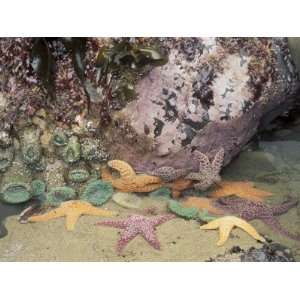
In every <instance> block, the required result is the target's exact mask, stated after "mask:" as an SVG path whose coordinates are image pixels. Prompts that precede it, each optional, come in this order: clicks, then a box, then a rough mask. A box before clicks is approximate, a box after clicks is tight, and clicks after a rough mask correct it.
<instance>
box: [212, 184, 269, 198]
mask: <svg viewBox="0 0 300 300" xmlns="http://www.w3.org/2000/svg"><path fill="white" fill-rule="evenodd" d="M218 185H219V188H218V189H217V190H215V191H213V192H211V193H210V194H209V195H210V196H211V197H214V198H220V197H225V196H230V195H236V196H239V197H241V198H245V199H248V200H251V201H255V202H261V201H263V200H264V198H266V197H270V196H272V195H273V194H272V193H270V192H268V191H264V190H260V189H258V188H256V187H255V186H254V183H253V182H251V181H222V182H220V183H219V184H218Z"/></svg>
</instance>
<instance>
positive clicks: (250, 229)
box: [235, 218, 265, 242]
mask: <svg viewBox="0 0 300 300" xmlns="http://www.w3.org/2000/svg"><path fill="white" fill-rule="evenodd" d="M235 225H236V226H237V227H240V228H242V229H243V230H244V231H246V232H247V233H248V234H249V235H251V236H252V237H253V238H255V239H256V240H258V241H261V242H265V239H264V238H263V237H262V236H261V235H260V234H259V233H258V232H257V231H256V230H255V228H254V227H253V226H252V225H251V224H249V223H248V222H246V221H244V220H242V219H239V218H238V221H237V222H236V224H235Z"/></svg>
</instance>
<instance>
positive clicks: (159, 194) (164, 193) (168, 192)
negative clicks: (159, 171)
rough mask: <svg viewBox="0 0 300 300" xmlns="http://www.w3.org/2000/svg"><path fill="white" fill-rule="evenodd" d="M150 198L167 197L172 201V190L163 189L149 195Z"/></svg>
mask: <svg viewBox="0 0 300 300" xmlns="http://www.w3.org/2000/svg"><path fill="white" fill-rule="evenodd" d="M149 196H150V197H166V198H170V199H171V190H170V189H169V188H167V187H162V188H159V189H157V190H155V191H154V192H151V193H150V194H149Z"/></svg>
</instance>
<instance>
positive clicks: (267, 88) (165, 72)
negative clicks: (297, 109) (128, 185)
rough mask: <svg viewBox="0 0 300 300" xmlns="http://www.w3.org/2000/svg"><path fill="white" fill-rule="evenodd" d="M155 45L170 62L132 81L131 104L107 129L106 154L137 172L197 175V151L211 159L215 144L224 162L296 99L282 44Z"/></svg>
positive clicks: (183, 41) (212, 41)
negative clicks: (189, 170) (174, 170)
mask: <svg viewBox="0 0 300 300" xmlns="http://www.w3.org/2000/svg"><path fill="white" fill-rule="evenodd" d="M161 42H162V43H163V45H164V46H165V47H166V48H167V49H168V50H169V61H168V63H167V64H165V65H164V66H161V67H156V68H154V69H153V70H152V71H151V72H150V73H149V74H148V75H147V76H146V77H144V78H143V79H142V80H141V81H140V82H139V83H138V85H137V92H138V97H137V99H136V100H134V101H132V102H130V103H128V104H127V106H126V107H125V108H124V109H122V111H119V112H116V113H115V114H114V124H116V128H114V127H113V128H112V131H110V133H114V134H111V141H112V142H111V145H110V151H111V152H112V154H113V155H114V156H116V157H118V158H120V159H124V160H126V161H128V162H130V163H131V164H132V165H133V166H134V167H135V168H137V169H138V170H141V171H145V170H151V169H153V168H155V167H157V166H174V167H178V168H182V167H193V168H194V169H195V170H196V169H197V168H198V164H197V163H196V161H195V159H194V158H193V155H192V152H193V151H194V150H195V149H197V150H200V151H201V152H204V153H206V154H207V155H209V156H210V157H212V156H213V155H214V154H215V152H216V151H217V150H218V149H219V148H220V147H224V149H225V161H224V163H225V164H227V163H228V162H230V160H231V159H232V158H233V157H234V156H235V155H236V154H238V153H239V151H240V150H241V148H242V147H243V146H244V145H245V144H246V143H247V142H248V141H249V140H250V139H251V137H253V135H254V134H255V133H256V132H257V131H258V129H259V126H264V125H266V124H267V123H268V122H270V121H271V120H272V119H274V118H275V117H276V116H278V115H279V114H281V113H282V112H283V111H285V110H287V109H288V107H289V106H290V105H291V104H292V103H293V100H294V99H295V98H294V95H295V93H296V92H297V90H298V87H299V82H298V76H297V72H296V69H295V66H294V63H293V61H292V59H291V56H290V52H289V48H288V45H287V40H286V39H283V38H260V39H256V38H219V39H216V38H203V39H201V38H177V39H173V38H172V39H162V41H161ZM120 128H121V129H120ZM122 130H123V131H122ZM121 132H123V134H120V133H121ZM114 136H115V138H114Z"/></svg>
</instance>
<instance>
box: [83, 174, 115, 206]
mask: <svg viewBox="0 0 300 300" xmlns="http://www.w3.org/2000/svg"><path fill="white" fill-rule="evenodd" d="M112 194H113V187H112V185H111V184H110V183H108V182H104V181H102V180H93V181H90V182H89V183H88V184H87V186H86V187H85V189H84V191H83V192H82V194H81V196H80V199H81V200H85V201H88V202H90V203H92V204H93V205H97V206H98V205H102V204H103V203H105V202H106V201H108V200H109V199H110V198H111V196H112Z"/></svg>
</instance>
